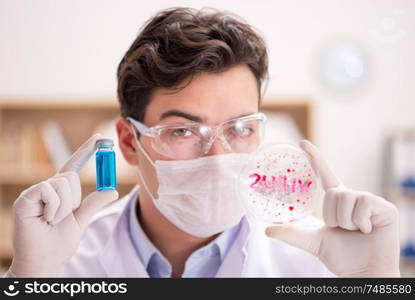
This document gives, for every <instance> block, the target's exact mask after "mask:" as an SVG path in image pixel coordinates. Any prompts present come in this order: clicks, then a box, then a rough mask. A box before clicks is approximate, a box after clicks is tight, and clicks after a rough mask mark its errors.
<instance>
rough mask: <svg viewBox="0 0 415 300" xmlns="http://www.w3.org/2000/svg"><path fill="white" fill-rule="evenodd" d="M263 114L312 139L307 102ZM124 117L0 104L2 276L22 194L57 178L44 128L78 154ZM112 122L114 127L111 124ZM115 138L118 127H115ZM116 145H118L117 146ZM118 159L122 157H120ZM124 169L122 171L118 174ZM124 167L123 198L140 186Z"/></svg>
mask: <svg viewBox="0 0 415 300" xmlns="http://www.w3.org/2000/svg"><path fill="white" fill-rule="evenodd" d="M261 111H263V112H265V113H278V114H284V115H287V116H289V117H290V119H292V120H293V122H294V123H295V126H296V127H297V128H298V131H299V132H300V133H301V135H302V136H304V137H305V138H307V139H309V140H314V136H313V133H314V128H313V125H314V119H313V118H314V107H313V102H312V101H311V100H309V99H297V98H286V99H265V101H264V102H263V103H262V105H261ZM118 118H120V111H119V106H118V103H117V101H116V100H111V99H103V100H102V101H97V100H95V99H94V100H90V101H89V100H88V99H79V100H66V101H64V100H56V101H51V100H49V101H45V100H38V101H33V100H31V101H23V100H3V101H2V100H0V141H1V143H0V154H1V155H0V241H1V243H0V273H1V274H2V273H4V272H5V271H6V269H7V267H8V266H9V265H10V263H11V258H12V204H13V201H14V200H15V199H16V198H17V197H18V196H19V194H20V193H21V192H22V191H23V190H25V189H27V188H28V187H30V186H31V185H33V184H36V183H38V182H41V181H43V180H46V179H47V178H49V177H51V176H53V175H54V174H55V172H56V171H55V168H54V166H53V163H52V161H51V157H50V155H49V153H48V150H47V147H46V145H45V143H44V137H42V134H41V128H42V126H44V124H45V122H49V121H53V122H55V123H56V124H58V126H59V128H60V129H61V130H62V134H63V136H64V138H65V141H66V142H67V145H68V148H69V150H70V151H71V153H72V152H73V151H75V150H76V149H77V148H78V147H79V146H80V145H81V144H82V143H83V142H84V141H85V140H86V139H88V138H89V137H90V136H91V135H92V134H93V133H95V132H98V131H97V128H99V126H98V124H105V123H108V124H109V125H110V126H111V125H113V124H114V122H115V121H116V120H117V119H118ZM111 122H112V123H111ZM112 128H113V132H114V134H115V126H113V127H112ZM115 144H118V142H117V141H115ZM118 156H121V155H120V154H118ZM120 168H122V169H120ZM126 168H128V166H126V165H121V166H120V165H118V164H117V185H118V191H119V193H120V197H122V196H124V195H125V194H127V193H128V192H129V191H130V189H131V188H132V187H133V186H134V185H135V184H136V183H137V178H136V176H135V173H134V172H133V168H130V169H129V170H128V172H126V171H125V169H126ZM80 176H81V184H82V195H83V197H85V195H87V194H89V193H90V192H92V191H94V190H95V173H94V172H93V171H91V170H90V171H89V173H85V174H84V173H83V172H81V174H80Z"/></svg>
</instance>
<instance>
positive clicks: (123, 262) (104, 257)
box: [99, 186, 251, 277]
mask: <svg viewBox="0 0 415 300" xmlns="http://www.w3.org/2000/svg"><path fill="white" fill-rule="evenodd" d="M137 192H138V186H135V187H134V188H133V189H132V190H131V191H130V193H129V194H128V195H126V196H125V197H128V199H129V200H128V201H127V205H126V206H125V207H124V209H123V211H122V213H121V215H120V217H119V219H118V221H117V222H116V225H115V228H114V230H113V232H112V234H111V237H110V238H109V239H108V242H107V244H106V245H105V247H104V248H103V250H102V253H101V255H100V256H99V261H100V263H101V265H102V267H103V268H104V270H105V272H106V273H107V276H109V277H149V275H148V273H147V271H146V270H145V268H144V266H143V264H142V262H141V259H140V257H139V256H138V254H137V251H136V249H135V247H134V245H133V242H132V241H131V238H130V235H129V233H128V206H129V203H130V201H134V200H135V198H136V196H137ZM250 231H251V230H250V225H249V222H248V220H247V218H246V217H243V218H242V220H241V224H240V226H239V231H238V232H237V233H236V234H237V236H236V239H235V240H234V242H233V244H232V246H231V247H230V249H229V250H228V251H227V253H226V254H225V257H224V259H223V260H222V264H221V266H220V268H219V270H218V273H217V275H216V277H241V276H243V274H244V269H245V265H246V259H247V251H246V248H247V242H248V237H249V235H250Z"/></svg>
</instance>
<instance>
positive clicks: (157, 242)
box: [136, 190, 218, 277]
mask: <svg viewBox="0 0 415 300" xmlns="http://www.w3.org/2000/svg"><path fill="white" fill-rule="evenodd" d="M146 196H147V195H146V194H145V193H144V191H142V190H140V193H139V199H137V201H139V205H137V212H136V215H137V217H138V222H139V223H140V225H141V227H142V229H143V231H144V232H145V233H146V235H147V236H148V238H149V239H150V241H151V242H152V243H153V244H154V246H155V247H156V248H157V249H158V250H159V251H160V252H161V253H162V254H163V255H164V256H165V257H166V259H167V260H168V261H169V262H170V264H171V266H172V277H181V275H182V274H183V271H184V266H185V263H186V260H187V258H188V257H189V256H190V255H191V254H192V253H193V252H194V251H196V250H197V249H199V248H200V247H203V246H204V245H206V244H208V243H209V242H210V241H212V240H213V239H215V238H216V237H217V236H218V234H216V235H214V236H211V237H207V238H199V237H194V236H192V235H189V234H188V233H186V232H184V231H182V230H180V229H179V228H177V227H176V226H175V225H173V224H172V223H171V222H170V221H169V220H167V219H166V218H165V217H164V216H163V215H162V214H161V213H160V212H159V211H158V209H157V208H156V207H155V206H154V204H153V203H152V200H151V199H149V198H146ZM156 201H157V200H156Z"/></svg>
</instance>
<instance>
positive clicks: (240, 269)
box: [60, 187, 333, 277]
mask: <svg viewBox="0 0 415 300" xmlns="http://www.w3.org/2000/svg"><path fill="white" fill-rule="evenodd" d="M136 193H137V187H135V188H134V189H133V190H132V191H131V192H130V193H129V194H128V195H126V196H125V197H123V198H121V199H119V200H118V201H116V202H115V203H113V204H111V205H109V206H107V207H106V208H104V209H103V210H101V211H100V212H98V213H97V214H96V215H95V216H94V217H93V219H92V220H91V222H90V223H89V225H88V227H87V228H86V230H85V232H84V234H83V236H82V238H81V243H80V246H79V248H78V250H77V252H76V253H75V254H74V255H73V256H72V257H71V259H70V260H69V261H68V262H67V263H66V264H65V265H64V266H63V267H62V270H61V272H60V275H61V276H62V277H148V274H147V272H146V270H145V268H144V266H143V265H142V263H141V261H140V258H139V256H138V254H137V252H136V249H135V247H134V245H133V243H132V241H131V239H130V236H129V232H128V213H127V206H128V203H129V201H135V198H136V197H135V195H136ZM310 221H311V222H312V223H313V225H315V224H316V223H315V222H316V220H315V219H314V218H313V219H312V220H311V219H310ZM326 276H330V277H331V276H333V274H332V273H331V272H329V271H328V270H327V269H326V267H325V266H324V265H323V263H321V261H320V260H318V259H317V258H315V257H314V256H312V255H311V254H309V253H306V252H305V251H303V250H300V249H297V248H294V247H292V246H289V245H287V244H285V243H283V242H281V241H278V240H274V239H270V238H268V237H267V236H266V235H265V234H264V231H263V230H262V229H261V230H259V229H257V228H255V227H253V226H251V225H250V224H249V222H248V221H247V219H246V218H244V219H243V220H242V224H241V229H240V233H239V234H238V237H237V238H236V240H235V241H234V243H233V244H232V246H231V248H230V249H229V251H228V253H227V255H226V256H225V257H224V260H223V262H222V265H221V266H220V268H219V271H218V274H217V277H326Z"/></svg>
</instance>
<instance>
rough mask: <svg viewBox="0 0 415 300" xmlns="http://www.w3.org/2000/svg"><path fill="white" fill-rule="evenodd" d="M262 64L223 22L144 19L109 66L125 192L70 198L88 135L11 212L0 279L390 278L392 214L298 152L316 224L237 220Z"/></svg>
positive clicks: (395, 264) (394, 271)
mask: <svg viewBox="0 0 415 300" xmlns="http://www.w3.org/2000/svg"><path fill="white" fill-rule="evenodd" d="M267 63H268V60H267V52H266V48H265V45H264V42H263V40H262V38H261V37H260V36H259V35H258V34H257V33H256V32H255V31H254V30H253V29H252V28H251V27H250V26H249V25H248V24H246V23H245V22H243V21H240V20H238V18H236V17H234V16H231V15H229V14H224V13H221V12H215V11H209V10H208V11H207V10H202V11H197V10H193V9H185V8H175V9H168V10H164V11H162V12H160V13H158V14H157V15H155V16H154V17H153V18H152V19H151V20H149V22H147V23H146V26H145V27H144V28H143V30H142V31H141V33H140V34H139V35H138V37H137V38H136V40H135V41H134V42H133V44H132V45H131V47H130V49H129V50H128V51H127V53H126V54H125V56H124V58H123V59H122V61H121V63H120V65H119V68H118V98H119V101H120V106H121V114H122V118H120V120H119V121H118V122H117V125H116V130H117V133H118V138H119V146H120V149H121V151H122V154H123V156H124V158H125V160H126V161H127V162H128V163H129V164H131V165H133V166H136V168H137V176H138V182H137V183H138V185H137V186H136V187H135V188H134V189H133V190H132V191H131V192H130V193H129V194H128V195H126V196H125V197H123V198H121V199H119V200H117V201H115V200H116V199H117V198H118V194H117V192H116V191H105V192H94V193H92V194H90V195H88V196H87V197H86V198H85V199H83V200H81V188H80V180H79V176H78V172H79V170H80V169H81V168H82V166H83V164H84V163H85V162H86V160H88V159H89V158H90V156H91V155H92V154H93V153H94V151H95V148H96V146H95V142H96V141H97V140H98V139H99V138H101V136H100V135H99V134H96V135H94V136H92V137H91V138H90V139H89V140H88V141H86V142H85V143H84V144H83V145H82V146H81V147H80V148H79V149H78V150H77V151H76V152H75V153H74V154H73V156H72V157H71V158H70V159H69V161H68V162H67V163H66V164H65V165H64V166H63V167H62V168H61V170H59V172H58V173H57V174H56V175H55V176H53V177H51V178H49V179H47V180H45V181H43V182H41V183H39V184H36V185H34V186H32V187H30V188H29V189H27V190H25V191H23V192H22V193H21V195H20V196H19V198H18V199H17V200H16V202H15V204H14V233H15V234H14V240H13V245H14V257H13V262H12V265H11V266H10V269H9V271H8V272H7V273H6V276H10V277H12V276H17V277H20V276H69V277H78V276H82V277H272V276H274V277H280V276H284V277H288V276H289V277H295V276H311V277H318V276H356V277H365V276H399V275H400V273H399V236H398V215H397V210H396V208H395V207H394V206H393V205H392V204H391V203H390V202H388V201H386V200H385V199H382V198H381V197H378V196H375V195H373V194H371V193H368V192H361V191H356V190H352V189H349V188H347V187H345V186H344V185H343V184H341V182H340V181H339V179H338V178H337V177H336V176H335V175H334V173H333V172H332V171H331V170H330V168H329V166H328V165H327V163H326V161H325V160H324V158H323V157H322V155H321V153H320V152H319V150H318V149H317V148H316V147H315V146H314V145H312V144H311V143H310V142H308V141H302V142H301V143H300V146H301V148H302V149H303V150H304V151H305V152H306V153H307V154H308V155H309V158H310V160H311V162H312V164H313V167H314V168H315V170H316V171H317V172H318V174H319V175H320V177H321V181H322V185H323V188H324V190H325V195H324V199H323V201H324V205H323V217H324V222H322V221H319V220H316V219H314V218H311V217H309V218H306V219H304V220H302V221H301V222H299V223H297V224H296V225H294V224H291V225H284V226H271V227H268V228H267V229H266V230H265V228H261V226H258V225H256V224H255V223H253V222H251V221H248V220H247V218H246V216H245V211H244V207H243V205H241V203H240V201H239V200H238V199H239V197H238V196H237V195H236V194H235V190H234V189H231V188H230V186H232V183H233V182H234V179H235V174H236V172H237V169H238V167H240V166H241V164H243V163H244V161H246V155H247V153H249V152H252V151H254V150H255V149H256V148H257V147H258V146H259V143H260V140H261V139H260V138H261V134H260V132H261V129H262V127H263V122H264V116H263V115H262V114H261V113H258V107H259V102H260V98H261V86H262V84H263V82H264V80H265V79H266V76H267V69H268V65H267ZM111 202H113V203H111ZM110 203H111V204H110ZM104 206H105V207H104Z"/></svg>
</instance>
